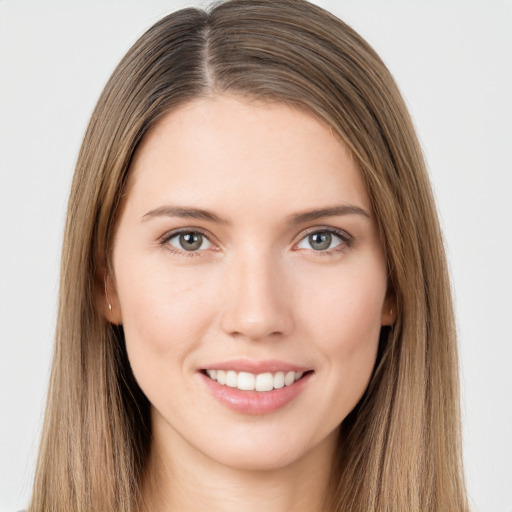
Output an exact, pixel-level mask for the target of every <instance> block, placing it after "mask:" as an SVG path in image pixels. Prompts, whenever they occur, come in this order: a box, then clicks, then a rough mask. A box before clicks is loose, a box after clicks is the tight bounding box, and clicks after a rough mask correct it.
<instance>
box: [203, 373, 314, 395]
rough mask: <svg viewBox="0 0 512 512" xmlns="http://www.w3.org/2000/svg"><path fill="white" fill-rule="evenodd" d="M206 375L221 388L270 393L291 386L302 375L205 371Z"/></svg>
mask: <svg viewBox="0 0 512 512" xmlns="http://www.w3.org/2000/svg"><path fill="white" fill-rule="evenodd" d="M206 374H207V375H208V377H210V379H212V380H216V381H217V382H218V383H219V384H222V385H223V386H229V387H232V388H238V389H240V390H242V391H254V390H256V391H272V390H273V389H281V388H282V387H284V386H291V385H292V384H293V383H294V382H295V381H297V380H299V379H300V378H301V377H302V375H303V374H304V373H303V372H286V373H285V372H276V373H270V372H266V373H259V374H257V375H255V374H253V373H249V372H240V373H237V372H235V371H234V370H228V371H225V370H206Z"/></svg>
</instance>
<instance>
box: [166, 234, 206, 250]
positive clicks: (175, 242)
mask: <svg viewBox="0 0 512 512" xmlns="http://www.w3.org/2000/svg"><path fill="white" fill-rule="evenodd" d="M165 243H167V244H169V245H171V246H172V247H175V248H176V249H179V250H181V251H187V252H195V251H200V250H204V249H209V248H210V247H211V246H212V243H211V242H210V241H209V240H208V238H206V236H205V235H203V234H202V233H199V232H198V231H181V232H179V233H176V234H174V235H171V236H169V237H168V238H167V239H166V240H165Z"/></svg>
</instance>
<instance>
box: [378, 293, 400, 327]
mask: <svg viewBox="0 0 512 512" xmlns="http://www.w3.org/2000/svg"><path fill="white" fill-rule="evenodd" d="M396 313H397V312H396V298H395V295H394V294H392V293H390V294H388V295H387V296H386V298H385V299H384V304H383V305H382V315H381V324H382V325H389V326H391V325H393V324H394V323H395V321H396Z"/></svg>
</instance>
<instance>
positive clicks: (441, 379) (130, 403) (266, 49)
mask: <svg viewBox="0 0 512 512" xmlns="http://www.w3.org/2000/svg"><path fill="white" fill-rule="evenodd" d="M212 94H235V95H238V96H243V97H249V98H251V99H263V100H265V101H277V102H281V103H285V104H288V105H291V106H294V107H296V108H300V109H302V110H304V111H306V112H308V113H310V114H312V115H314V116H316V117H318V118H320V119H321V120H323V121H324V122H325V123H326V124H327V125H329V126H330V127H331V128H332V130H333V131H334V132H335V133H337V134H338V136H339V137H340V139H341V140H342V141H343V142H344V143H345V144H346V146H347V147H348V148H349V149H350V150H351V152H352V153H353V155H354V157H355V158H356V160H357V162H358V164H359V168H360V171H361V175H362V176H363V179H364V181H365V183H366V186H367V188H368V191H369V194H370V198H371V200H372V204H373V208H374V211H375V214H376V218H377V221H378V226H379V230H380V234H381V239H382V244H383V246H384V249H385V251H386V255H387V262H388V270H389V287H390V291H391V293H393V294H394V296H395V298H396V307H397V320H396V323H395V325H394V326H393V327H392V328H391V329H385V328H384V329H383V332H382V335H381V340H380V348H379V355H378V362H377V366H376V368H375V371H374V374H373V377H372V379H371V382H370V385H369V387H368V389H367V391H366V393H365V395H364V397H363V399H362V400H361V401H360V403H359V404H358V406H357V407H356V408H355V410H354V411H352V412H351V413H350V415H349V416H348V417H347V418H346V419H345V420H344V422H343V424H342V426H341V439H340V443H339V450H338V454H337V457H336V467H335V469H334V479H335V482H336V485H335V487H336V490H335V493H334V495H333V497H332V504H331V508H332V510H333V511H379V512H384V511H393V512H397V511H408V512H411V511H426V510H429V511H432V512H436V511H437V512H440V511H450V512H453V511H465V510H467V502H466V496H465V489H464V482H463V475H462V463H461V442H460V431H459V430H460V420H459V403H458V400H459V390H458V363H457V349H456V339H455V331H454V321H453V312H452V304H451V294H450V285H449V277H448V273H447V266H446V259H445V253H444V248H443V241H442V236H441V232H440V228H439V223H438V218H437V214H436V210H435V205H434V200H433V197H432V192H431V188H430V184H429V179H428V176H427V173H426V170H425V164H424V161H423V157H422V154H421V150H420V147H419V144H418V141H417V138H416V135H415V132H414V128H413V126H412V123H411V120H410V117H409V115H408V113H407V109H406V107H405V104H404V102H403V100H402V98H401V96H400V93H399V91H398V89H397V87H396V84H395V82H394V80H393V78H392V76H391V74H390V73H389V71H388V70H387V68H386V67H385V65H384V64H383V63H382V61H381V60H380V58H379V57H378V56H377V54H376V53H375V51H374V50H373V49H372V48H371V47H370V46H369V45H368V43H366V41H364V40H363V39H362V38H361V37H360V36H359V35H358V34H357V33H356V32H354V31H353V30H352V29H351V28H350V27H348V26H347V25H346V24H345V23H343V22H342V21H340V20H339V19H337V18H336V17H334V16H333V15H331V14H329V13H328V12H326V11H324V10H322V9H321V8H319V7H316V6H314V5H311V4H309V3H307V2H305V1H303V0H232V1H228V2H224V3H220V4H217V5H216V6H214V7H213V8H212V9H210V10H207V11H202V10H197V9H184V10H181V11H178V12H176V13H173V14H171V15H169V16H167V17H165V18H163V19H162V20H161V21H159V22H158V23H156V24H155V25H154V26H153V27H151V28H150V29H149V30H148V31H147V32H146V33H145V34H144V35H143V36H142V37H141V38H140V39H139V40H138V41H137V42H136V43H135V45H134V46H133V47H132V48H131V49H130V50H129V52H128V53H127V55H126V56H125V57H124V58H123V60H122V61H121V63H120V64H119V65H118V67H117V68H116V70H115V71H114V73H113V75H112V77H111V78H110V80H109V82H108V83H107V85H106V87H105V89H104V91H103V93H102V94H101V97H100V99H99V101H98V104H97V106H96V108H95V110H94V113H93V115H92V118H91V121H90V124H89V127H88V129H87V132H86V134H85V137H84V141H83V144H82V148H81V150H80V154H79V157H78V162H77V166H76V172H75V176H74V181H73V186H72V190H71V195H70V199H69V207H68V215H67V222H66V228H65V238H64V246H63V253H62V267H61V287H60V303H59V314H58V321H57V334H56V347H55V353H54V360H53V367H52V374H51V382H50V389H49V397H48V404H47V410H46V416H45V424H44V429H43V434H42V440H41V447H40V453H39V459H38V465H37V470H36V477H35V483H34V492H33V498H32V502H31V505H30V511H31V512H42V511H47V512H50V511H52V512H56V511H63V512H64V511H65V512H72V511H76V512H78V511H86V510H90V511H92V510H96V511H97V510H102V511H114V510H115V511H119V512H127V511H132V510H136V508H137V503H138V499H139V489H140V483H141V479H142V477H143V474H144V470H145V465H146V463H147V456H148V452H149V445H150V442H151V425H150V418H149V404H148V401H147V399H146V398H145V396H144V395H143V393H142V392H141V390H140V389H139V387H138V386H137V384H136V382H135V379H134V377H133V374H132V372H131V369H130V365H129V363H128V360H127V357H126V352H125V347H124V337H123V331H122V327H116V326H113V325H111V324H110V323H108V322H107V321H106V320H105V317H104V316H103V314H102V312H101V311H100V308H98V306H97V303H98V300H97V297H98V294H101V293H102V287H103V281H102V279H103V276H104V271H105V268H106V267H108V260H109V251H110V249H111V240H112V233H113V229H114V227H115V221H116V218H117V215H118V213H119V211H118V210H119V205H120V203H121V200H122V196H123V192H126V191H125V184H126V181H127V176H128V173H129V169H130V163H131V160H132V157H133V155H134V152H135V150H136V148H137V145H138V144H139V142H140V141H141V139H142V138H143V137H144V134H145V133H146V132H147V131H148V129H149V128H150V127H151V126H152V125H153V124H154V123H155V122H156V121H157V120H158V119H159V118H161V117H162V116H163V115H165V114H167V113H168V112H169V111H171V110H172V109H174V108H176V107H177V106H178V105H182V104H184V103H186V102H188V101H191V100H193V99H195V98H198V97H201V96H208V95H212Z"/></svg>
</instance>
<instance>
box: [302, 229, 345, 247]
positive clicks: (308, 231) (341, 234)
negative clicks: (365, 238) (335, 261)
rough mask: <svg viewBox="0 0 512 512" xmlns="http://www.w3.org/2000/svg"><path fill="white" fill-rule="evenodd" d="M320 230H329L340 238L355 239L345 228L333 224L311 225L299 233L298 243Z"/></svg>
mask: <svg viewBox="0 0 512 512" xmlns="http://www.w3.org/2000/svg"><path fill="white" fill-rule="evenodd" d="M320 232H328V233H332V234H334V235H337V236H339V237H340V238H342V239H344V240H353V239H354V237H353V236H352V235H351V234H350V233H348V232H347V231H345V230H344V229H340V228H335V227H333V226H311V227H310V228H306V229H305V230H304V231H301V233H299V235H297V237H296V240H297V242H295V243H298V242H300V241H301V240H302V239H303V238H304V237H306V236H308V235H311V234H312V233H320Z"/></svg>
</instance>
